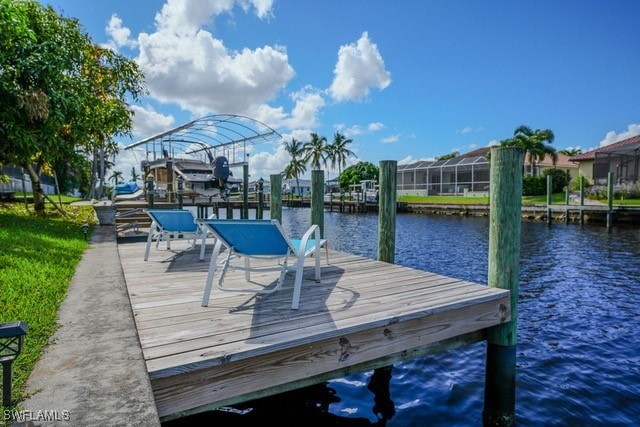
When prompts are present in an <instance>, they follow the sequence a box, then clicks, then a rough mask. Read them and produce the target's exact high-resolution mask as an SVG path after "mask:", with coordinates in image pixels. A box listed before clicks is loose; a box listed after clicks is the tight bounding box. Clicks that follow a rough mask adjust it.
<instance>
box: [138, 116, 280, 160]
mask: <svg viewBox="0 0 640 427" xmlns="http://www.w3.org/2000/svg"><path fill="white" fill-rule="evenodd" d="M280 138H282V136H281V135H280V134H279V133H278V132H276V131H275V130H274V129H272V128H271V127H269V126H267V125H266V124H264V123H262V122H259V121H257V120H254V119H251V118H249V117H244V116H239V115H234V114H214V115H210V116H205V117H201V118H199V119H196V120H193V121H191V122H189V123H185V124H183V125H181V126H178V127H176V128H174V129H171V130H168V131H165V132H162V133H159V134H157V135H154V136H150V137H148V138H145V139H142V140H140V141H137V142H134V143H133V144H131V145H129V146H127V147H125V150H131V149H134V148H136V147H140V146H143V145H144V146H145V149H146V158H147V160H156V159H158V158H161V157H174V158H178V157H186V156H191V157H198V154H203V155H208V156H211V155H212V156H213V157H216V156H225V157H227V158H228V159H229V163H230V165H233V164H243V163H244V162H246V161H247V153H246V150H247V144H257V143H261V142H269V141H274V140H277V139H280ZM240 156H241V157H240Z"/></svg>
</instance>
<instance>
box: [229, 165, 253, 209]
mask: <svg viewBox="0 0 640 427" xmlns="http://www.w3.org/2000/svg"><path fill="white" fill-rule="evenodd" d="M231 218H233V211H232V213H231ZM240 219H249V160H248V159H247V162H246V163H245V164H244V165H242V210H241V211H240Z"/></svg>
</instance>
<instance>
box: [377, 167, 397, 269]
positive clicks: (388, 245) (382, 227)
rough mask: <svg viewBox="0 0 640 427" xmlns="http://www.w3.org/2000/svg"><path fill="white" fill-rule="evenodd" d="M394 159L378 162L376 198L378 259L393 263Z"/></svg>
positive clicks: (394, 216) (394, 223) (394, 215)
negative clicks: (378, 183) (378, 176)
mask: <svg viewBox="0 0 640 427" xmlns="http://www.w3.org/2000/svg"><path fill="white" fill-rule="evenodd" d="M397 168H398V163H397V162H396V161H395V160H383V161H381V162H380V186H379V188H378V191H379V196H380V197H379V200H378V260H379V261H384V262H389V263H392V264H393V263H394V262H395V251H396V211H397V209H396V180H397V175H396V170H397Z"/></svg>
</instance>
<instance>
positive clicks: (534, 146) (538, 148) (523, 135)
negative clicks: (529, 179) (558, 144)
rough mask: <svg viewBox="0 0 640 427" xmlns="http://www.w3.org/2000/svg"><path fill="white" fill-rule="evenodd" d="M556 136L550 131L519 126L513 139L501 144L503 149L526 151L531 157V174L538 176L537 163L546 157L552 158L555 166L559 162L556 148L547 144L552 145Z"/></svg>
mask: <svg viewBox="0 0 640 427" xmlns="http://www.w3.org/2000/svg"><path fill="white" fill-rule="evenodd" d="M554 138H555V136H554V135H553V131H552V130H550V129H544V130H540V129H536V130H535V131H534V130H531V128H530V127H528V126H524V125H521V126H518V127H517V128H516V130H515V131H514V132H513V137H512V138H509V139H505V140H504V141H501V142H500V145H502V146H503V147H520V148H523V149H524V150H525V155H526V154H528V155H529V164H530V165H531V174H532V175H533V176H536V163H537V162H538V161H540V160H543V159H544V158H545V156H546V155H549V156H550V157H551V161H552V162H553V164H554V165H555V164H556V162H557V161H558V153H557V152H556V150H555V148H553V147H551V146H550V145H547V144H545V142H548V143H549V144H551V143H552V142H553V140H554Z"/></svg>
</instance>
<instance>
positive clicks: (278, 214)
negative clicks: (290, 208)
mask: <svg viewBox="0 0 640 427" xmlns="http://www.w3.org/2000/svg"><path fill="white" fill-rule="evenodd" d="M269 187H270V188H269V216H270V217H271V219H277V220H278V222H280V223H282V175H280V174H273V175H271V176H270V177H269Z"/></svg>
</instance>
